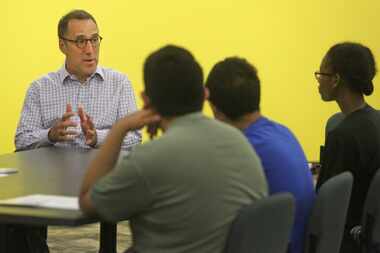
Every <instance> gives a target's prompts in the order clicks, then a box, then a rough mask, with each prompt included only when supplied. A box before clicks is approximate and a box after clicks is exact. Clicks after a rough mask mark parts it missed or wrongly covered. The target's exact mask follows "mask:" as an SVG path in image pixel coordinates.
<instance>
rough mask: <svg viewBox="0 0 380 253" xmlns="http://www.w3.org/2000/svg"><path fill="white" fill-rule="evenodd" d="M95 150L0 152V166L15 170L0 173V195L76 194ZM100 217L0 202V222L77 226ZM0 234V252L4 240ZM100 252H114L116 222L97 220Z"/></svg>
mask: <svg viewBox="0 0 380 253" xmlns="http://www.w3.org/2000/svg"><path fill="white" fill-rule="evenodd" d="M96 152H97V151H96V150H90V151H86V150H75V149H74V150H73V149H61V148H41V149H35V150H30V151H23V152H17V153H12V154H5V155H0V168H1V167H10V168H17V169H18V173H15V174H11V175H9V176H6V177H0V189H1V190H0V199H7V198H14V197H19V196H24V195H30V194H48V195H65V196H78V193H79V190H80V186H81V182H82V179H83V176H84V173H85V172H86V167H87V165H88V163H89V162H90V161H91V159H92V158H93V157H94V155H95V154H96ZM99 221H101V220H100V219H99V218H97V217H89V216H86V215H84V214H83V213H82V212H81V211H74V210H59V209H47V208H28V207H9V206H4V205H2V206H0V224H24V225H41V226H44V225H62V226H80V225H84V224H89V223H95V222H99ZM4 238H5V237H4V235H3V236H1V234H0V252H6V241H5V239H4ZM99 252H101V253H106V252H107V253H116V224H110V223H106V222H101V226H100V249H99Z"/></svg>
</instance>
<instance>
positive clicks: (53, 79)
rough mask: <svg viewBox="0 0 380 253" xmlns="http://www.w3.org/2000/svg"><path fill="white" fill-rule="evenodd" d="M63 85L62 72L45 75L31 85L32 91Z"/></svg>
mask: <svg viewBox="0 0 380 253" xmlns="http://www.w3.org/2000/svg"><path fill="white" fill-rule="evenodd" d="M59 83H61V73H60V71H55V72H49V73H47V74H43V75H41V76H40V77H38V78H36V79H35V80H33V81H32V83H31V84H30V87H29V88H30V89H40V88H43V87H44V86H47V85H52V84H59Z"/></svg>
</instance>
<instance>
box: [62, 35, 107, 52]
mask: <svg viewBox="0 0 380 253" xmlns="http://www.w3.org/2000/svg"><path fill="white" fill-rule="evenodd" d="M60 38H61V39H62V40H65V41H69V42H72V43H75V45H76V46H77V47H78V48H80V49H83V48H85V47H86V46H87V42H88V41H89V42H90V43H91V45H92V46H93V47H98V46H99V44H100V42H101V41H102V39H103V38H102V37H101V36H96V37H93V38H91V39H85V38H78V39H76V40H70V39H67V38H63V37H60Z"/></svg>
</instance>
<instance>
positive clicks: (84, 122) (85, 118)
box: [78, 106, 98, 146]
mask: <svg viewBox="0 0 380 253" xmlns="http://www.w3.org/2000/svg"><path fill="white" fill-rule="evenodd" d="M78 115H79V118H80V125H81V128H82V132H83V134H84V137H85V138H86V144H87V145H90V146H95V145H96V143H97V139H98V138H97V134H96V129H95V126H94V123H93V121H92V119H91V117H90V116H89V115H88V114H86V113H85V111H84V109H83V107H82V106H78Z"/></svg>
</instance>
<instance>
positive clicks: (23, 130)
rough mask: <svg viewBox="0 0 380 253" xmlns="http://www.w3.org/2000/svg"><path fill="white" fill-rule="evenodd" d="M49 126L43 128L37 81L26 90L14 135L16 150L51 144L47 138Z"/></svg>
mask: <svg viewBox="0 0 380 253" xmlns="http://www.w3.org/2000/svg"><path fill="white" fill-rule="evenodd" d="M49 130H50V129H49V128H47V129H46V128H43V126H42V116H41V103H40V97H39V93H38V86H37V83H33V84H32V85H31V86H30V88H29V89H28V91H27V94H26V97H25V101H24V105H23V109H22V112H21V117H20V121H19V123H18V126H17V130H16V135H15V146H16V150H18V151H19V150H25V149H31V148H36V147H41V146H50V145H53V144H52V143H51V142H50V141H49V140H48V133H49Z"/></svg>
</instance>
